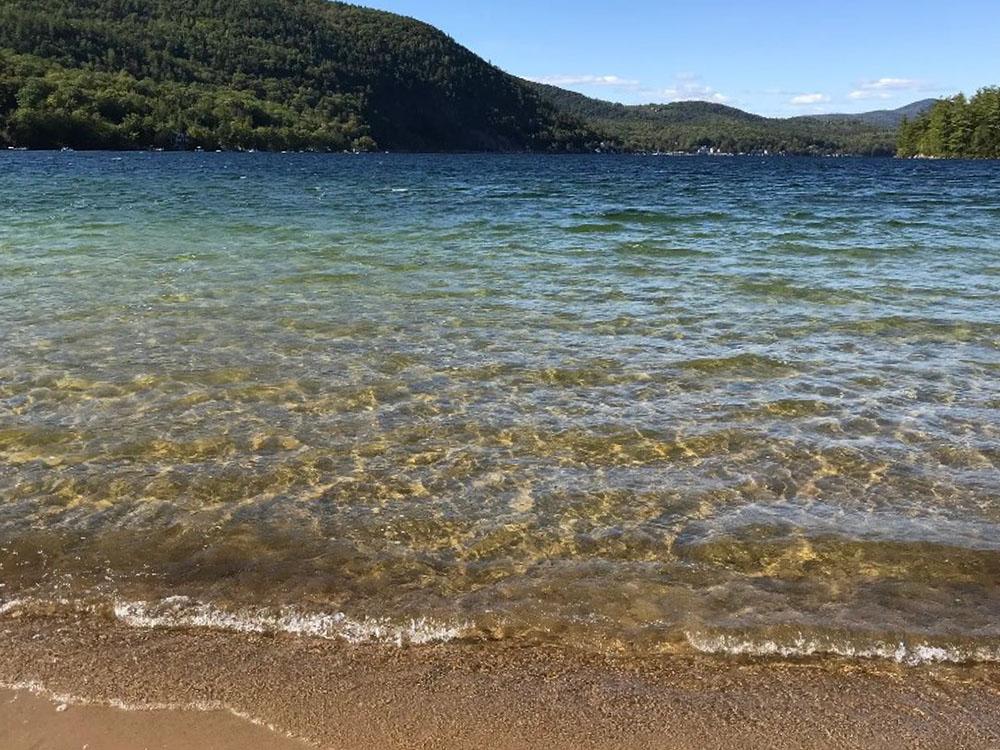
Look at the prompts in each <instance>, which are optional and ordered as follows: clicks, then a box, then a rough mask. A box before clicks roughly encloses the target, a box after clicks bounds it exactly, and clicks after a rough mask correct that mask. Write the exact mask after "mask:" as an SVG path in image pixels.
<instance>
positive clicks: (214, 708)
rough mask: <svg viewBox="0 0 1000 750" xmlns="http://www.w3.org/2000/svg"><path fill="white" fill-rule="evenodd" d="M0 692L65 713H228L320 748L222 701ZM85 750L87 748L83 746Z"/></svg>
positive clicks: (21, 687)
mask: <svg viewBox="0 0 1000 750" xmlns="http://www.w3.org/2000/svg"><path fill="white" fill-rule="evenodd" d="M0 689H4V690H12V691H15V692H28V693H31V694H32V695H37V696H38V697H40V698H44V699H45V700H47V701H50V702H52V703H55V704H56V705H57V706H58V707H59V708H57V709H56V710H62V708H64V707H66V706H100V707H106V708H114V709H117V710H119V711H128V712H130V713H131V712H135V713H138V712H153V711H198V712H203V713H208V712H224V713H228V714H230V715H232V716H234V717H236V718H237V719H240V720H241V721H246V722H249V723H250V724H253V725H255V726H258V727H261V728H262V729H266V730H268V731H269V732H272V733H274V734H277V735H280V736H283V737H287V738H288V739H290V740H296V741H297V742H303V743H305V744H307V745H311V746H313V747H318V746H317V745H316V744H315V743H314V742H312V741H311V740H309V739H307V738H306V737H303V736H301V735H298V734H294V733H292V732H287V731H285V730H284V729H281V728H280V727H278V726H275V725H274V724H272V723H271V722H269V721H265V720H264V719H261V718H259V717H257V716H254V715H252V714H249V713H247V712H246V711H241V710H240V709H238V708H234V707H232V706H230V705H229V704H228V703H224V702H222V701H192V702H188V703H182V702H177V703H167V702H149V703H132V702H128V701H123V700H118V699H116V698H107V699H98V698H87V697H85V696H82V695H77V694H75V693H65V692H59V691H55V690H50V689H49V688H47V687H45V685H43V684H42V683H41V682H39V681H38V680H20V681H18V682H5V681H0ZM84 747H86V745H84Z"/></svg>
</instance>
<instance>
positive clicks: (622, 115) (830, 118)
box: [528, 82, 936, 156]
mask: <svg viewBox="0 0 1000 750" xmlns="http://www.w3.org/2000/svg"><path fill="white" fill-rule="evenodd" d="M528 85H530V86H532V87H533V88H534V89H535V91H537V92H538V93H539V95H540V96H541V97H542V98H543V99H545V100H546V101H548V102H550V103H551V104H552V105H553V106H555V107H556V108H557V109H559V110H560V111H562V112H564V113H566V114H567V115H571V116H573V117H577V118H579V119H581V120H583V121H584V122H586V123H587V124H588V125H589V126H590V127H592V128H594V129H595V130H597V131H598V132H601V133H603V134H604V136H605V138H606V140H607V141H608V142H610V143H613V144H616V145H617V146H619V147H621V148H623V149H625V150H633V151H636V150H637V151H653V150H657V151H694V150H698V149H701V148H710V149H713V150H719V151H723V152H733V153H748V152H760V151H767V152H769V153H806V154H808V153H815V154H833V153H853V154H871V155H884V156H888V155H891V154H893V153H894V152H895V150H896V129H897V128H898V127H899V124H900V123H901V122H902V121H903V120H904V119H905V118H907V117H911V118H912V117H916V116H918V115H919V114H921V113H922V112H925V111H927V110H928V109H929V108H930V107H931V106H933V104H934V102H935V101H936V100H933V99H928V100H923V101H920V102H914V103H913V104H909V105H907V106H905V107H901V108H899V109H897V110H879V111H874V112H863V113H860V114H854V115H838V114H833V115H806V116H798V117H789V118H773V117H764V116H762V115H756V114H752V113H750V112H744V111H743V110H740V109H737V108H735V107H730V106H727V105H724V104H718V103H715V102H703V101H681V102H672V103H669V104H638V105H627V104H619V103H615V102H608V101H603V100H600V99H594V98H591V97H588V96H585V95H583V94H579V93H577V92H574V91H567V90H565V89H561V88H558V87H556V86H550V85H547V84H542V83H532V82H528Z"/></svg>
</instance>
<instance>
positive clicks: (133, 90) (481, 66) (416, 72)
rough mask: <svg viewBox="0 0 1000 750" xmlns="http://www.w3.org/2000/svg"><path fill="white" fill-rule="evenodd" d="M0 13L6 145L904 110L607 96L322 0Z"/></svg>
mask: <svg viewBox="0 0 1000 750" xmlns="http://www.w3.org/2000/svg"><path fill="white" fill-rule="evenodd" d="M0 18H2V19H3V20H2V23H0V144H4V145H9V146H28V147H33V148H59V147H64V146H69V147H73V148H125V149H127V148H149V147H160V148H195V147H202V148H206V149H216V148H221V149H270V150H285V149H296V150H320V151H329V150H347V149H352V150H359V151H367V150H374V149H389V150H407V151H536V152H585V151H594V150H602V151H686V152H693V151H699V150H710V151H713V152H727V153H728V152H733V153H756V152H765V151H766V152H768V153H796V154H840V153H855V154H883V155H888V154H891V153H893V152H894V151H895V138H896V134H895V127H896V125H898V122H895V121H894V120H893V121H892V122H890V120H891V118H887V117H883V116H881V114H880V113H869V114H870V115H871V116H870V117H869V116H866V115H863V116H852V117H850V118H841V117H839V116H830V117H820V118H810V117H804V118H791V119H775V118H766V117H761V116H759V115H754V114H750V113H747V112H743V111H741V110H738V109H735V108H733V107H728V106H725V105H722V104H715V103H710V102H676V103H672V104H649V105H642V106H625V105H621V104H614V103H611V102H604V101H600V100H596V99H591V98H589V97H585V96H582V95H581V94H577V93H574V92H571V91H566V90H564V89H559V88H556V87H553V86H545V85H542V84H537V83H530V82H528V81H524V80H522V79H520V78H517V77H515V76H512V75H509V74H507V73H505V72H503V71H502V70H500V69H498V68H496V67H495V66H493V65H491V64H489V63H488V62H486V61H485V60H483V59H482V58H480V57H478V56H477V55H475V54H474V53H472V52H471V51H469V50H468V49H466V48H465V47H463V46H461V45H460V44H458V43H457V42H455V40H453V39H451V38H450V37H448V36H447V35H446V34H444V33H443V32H441V31H439V30H437V29H435V28H433V27H431V26H429V25H428V24H425V23H422V22H420V21H417V20H414V19H411V18H405V17H403V16H399V15H395V14H392V13H386V12H383V11H376V10H370V9H367V8H361V7H358V6H354V5H348V4H345V3H336V2H326V0H0ZM918 104H919V103H918ZM914 106H916V105H914ZM876 115H879V116H876ZM893 122H895V124H893Z"/></svg>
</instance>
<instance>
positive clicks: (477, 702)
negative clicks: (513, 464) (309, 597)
mask: <svg viewBox="0 0 1000 750" xmlns="http://www.w3.org/2000/svg"><path fill="white" fill-rule="evenodd" d="M0 631H3V638H4V647H3V648H2V649H0V680H3V681H6V682H7V683H8V684H11V683H18V682H27V681H37V682H38V683H40V684H41V685H44V686H45V688H46V689H48V690H50V691H53V692H56V693H70V694H76V695H81V696H87V697H88V698H90V699H92V700H96V701H103V702H111V701H121V702H124V703H127V704H132V705H135V704H194V703H203V704H215V705H219V704H224V705H225V706H227V707H229V708H230V709H232V710H235V711H238V712H242V713H245V714H248V715H251V716H253V717H255V718H256V719H257V720H258V721H260V722H264V723H267V724H270V725H274V726H275V727H277V728H278V729H280V730H282V731H285V732H289V733H292V734H295V735H298V736H300V737H303V738H306V739H308V740H309V741H311V742H312V743H313V744H314V745H317V746H319V747H324V748H332V749H335V750H355V749H358V750H360V749H361V748H364V749H365V750H369V749H375V748H378V749H379V750H383V749H384V750H392V749H394V748H497V749H498V750H514V749H515V748H516V749H517V750H521V749H522V748H526V749H529V750H530V749H531V748H545V749H546V750H563V749H565V750H571V749H572V750H588V749H590V748H594V749H596V748H636V749H644V748H656V749H657V750H670V749H673V748H676V749H688V748H690V749H691V750H694V749H695V748H697V749H698V750H711V749H712V748H720V749H721V748H726V749H727V750H739V749H740V748H762V749H763V748H775V749H780V748H797V749H798V748H864V749H865V750H867V749H869V748H873V749H874V748H893V749H894V750H896V749H899V748H941V750H945V749H946V748H947V749H948V750H956V749H962V748H982V749H983V750H986V749H987V748H991V749H995V748H1000V667H997V666H996V665H993V666H979V667H961V668H959V667H934V668H930V667H921V668H907V667H897V666H894V665H889V664H880V663H854V664H847V663H844V662H836V661H822V662H812V663H800V664H789V663H775V662H762V661H734V660H720V659H715V658H708V657H705V658H679V657H669V658H667V657H664V658H662V659H644V660H641V661H630V660H627V659H619V658H610V657H598V656H592V655H585V654H581V653H577V652H572V651H564V650H559V649H548V648H539V647H534V648H517V647H515V646H513V645H503V644H491V645H489V646H486V647H484V646H478V645H462V644H457V645H456V644H449V645H444V646H432V647H417V648H409V649H395V648H390V647H375V646H348V645H346V644H340V643H335V642H330V641H318V640H312V639H305V638H293V637H265V636H247V635H236V634H232V633H219V632H212V631H206V630H198V631H193V630H186V631H185V630H173V631H165V630H156V631H154V630H139V629H132V628H127V627H124V626H121V625H117V624H113V623H109V622H106V621H101V622H96V621H91V620H87V619H81V620H76V619H73V618H68V617H66V618H55V617H53V618H22V619H6V620H2V621H0ZM11 697H13V694H9V695H7V696H4V700H5V701H7V700H10V699H11ZM19 703H20V706H18V704H19ZM53 717H55V719H53ZM25 719H27V724H25V723H24V720H25ZM2 733H6V736H4V735H3V734H2ZM88 733H89V734H88ZM91 736H93V737H95V738H102V740H101V741H98V740H95V742H94V744H92V745H91V748H94V750H96V749H97V748H110V750H119V749H121V750H124V748H141V747H150V748H170V749H171V750H188V749H189V748H195V747H197V748H231V747H233V748H235V747H241V748H280V749H281V750H284V749H285V748H291V747H295V746H296V745H295V744H294V743H289V742H288V741H287V740H286V739H285V738H284V737H283V736H281V735H279V734H276V733H270V734H269V733H267V732H266V730H264V729H263V728H261V727H257V726H254V725H253V724H250V723H249V722H242V721H240V720H238V719H236V718H235V717H234V716H232V715H231V714H228V713H224V712H214V713H205V712H196V711H183V710H173V711H156V712H142V713H127V712H121V711H114V710H112V709H108V708H97V707H75V706H71V707H70V708H68V709H66V710H64V711H61V712H56V711H55V708H54V704H52V703H51V702H48V701H43V700H41V699H39V698H35V697H33V696H30V695H29V694H27V693H25V692H23V691H22V692H20V693H18V694H17V701H16V702H15V703H4V705H3V707H2V709H0V744H2V746H3V747H4V748H5V749H9V750H21V749H22V748H25V749H26V748H53V749H55V748H58V749H60V750H61V748H80V747H82V745H83V744H84V743H86V742H87V740H86V739H84V738H85V737H91ZM77 740H80V742H79V743H77ZM74 743H77V744H74ZM226 743H229V744H226ZM234 743H235V744H234Z"/></svg>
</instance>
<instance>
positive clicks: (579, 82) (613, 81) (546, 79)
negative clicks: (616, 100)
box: [528, 75, 639, 88]
mask: <svg viewBox="0 0 1000 750" xmlns="http://www.w3.org/2000/svg"><path fill="white" fill-rule="evenodd" d="M528 80H529V81H534V82H535V83H547V84H549V85H550V86H612V87H617V88H637V87H638V86H639V82H638V81H635V80H632V79H630V78H621V77H620V76H592V75H584V76H539V77H537V78H529V79H528Z"/></svg>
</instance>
